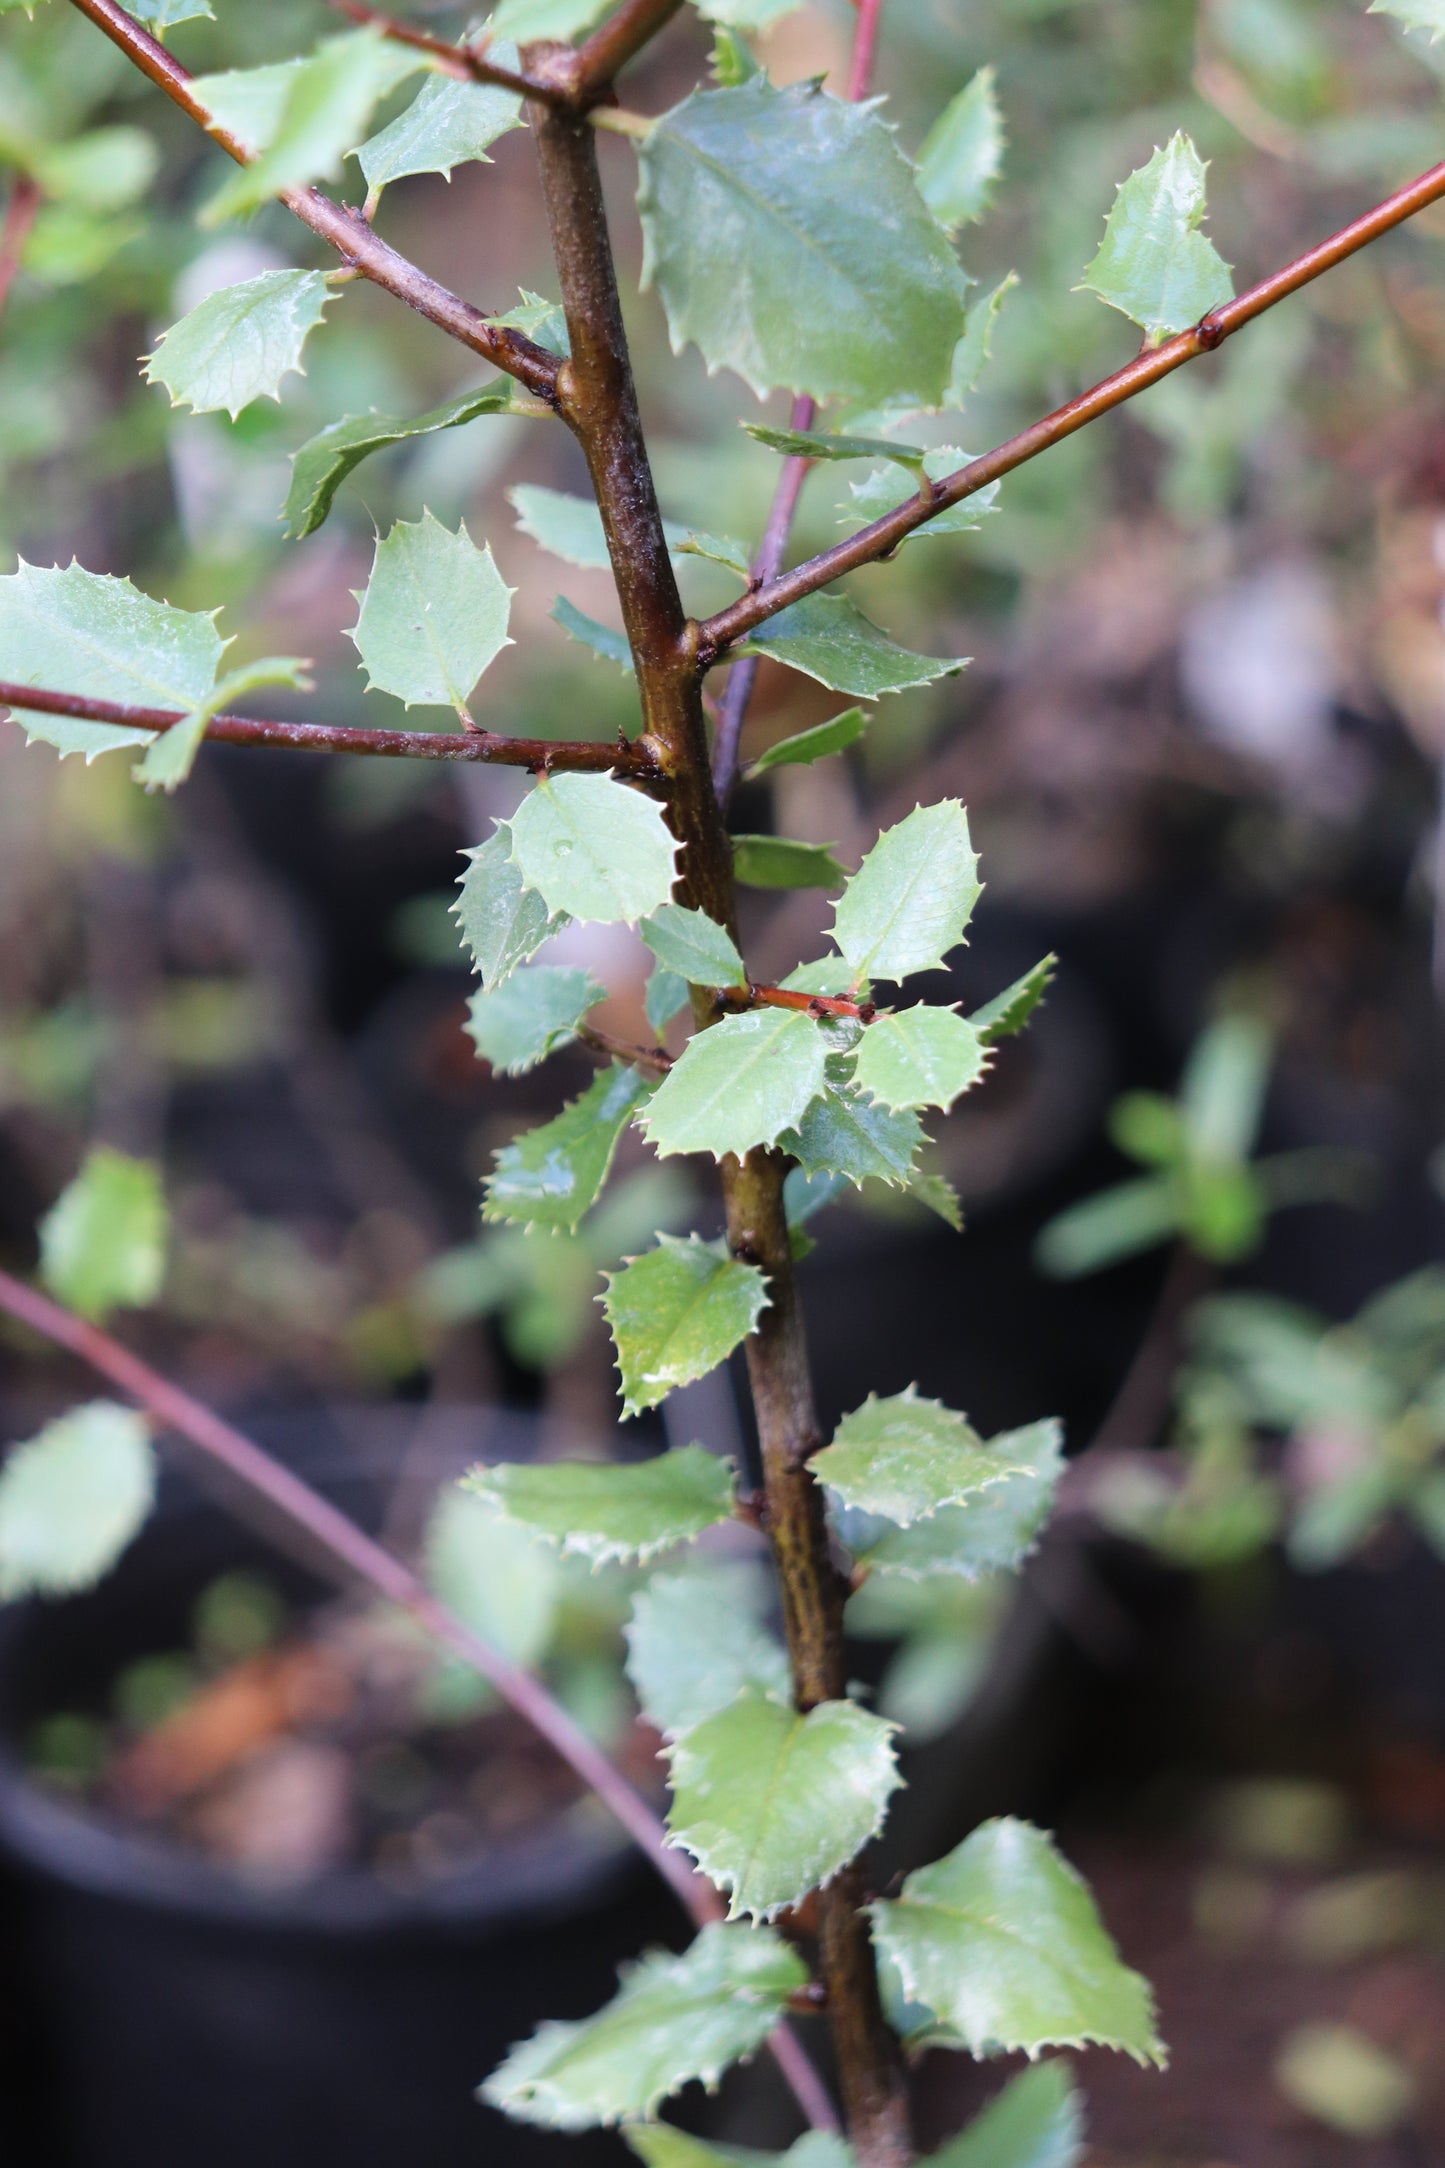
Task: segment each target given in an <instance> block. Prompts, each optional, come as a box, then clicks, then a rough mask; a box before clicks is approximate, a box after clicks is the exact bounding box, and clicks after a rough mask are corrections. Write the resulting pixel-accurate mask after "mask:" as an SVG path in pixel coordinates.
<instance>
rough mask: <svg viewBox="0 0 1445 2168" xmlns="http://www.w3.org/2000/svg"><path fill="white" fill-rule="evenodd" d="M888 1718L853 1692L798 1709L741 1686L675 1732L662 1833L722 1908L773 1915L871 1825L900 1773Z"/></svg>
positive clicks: (839, 1863) (834, 1869) (858, 1845)
mask: <svg viewBox="0 0 1445 2168" xmlns="http://www.w3.org/2000/svg"><path fill="white" fill-rule="evenodd" d="M894 1729H895V1727H894V1726H893V1725H892V1724H888V1723H885V1722H884V1720H883V1718H882V1717H880V1716H873V1715H871V1714H870V1713H869V1711H868V1710H867V1709H863V1708H860V1707H859V1706H858V1704H857V1702H855V1701H824V1702H820V1703H819V1704H818V1705H817V1707H816V1708H812V1709H809V1710H808V1712H807V1714H806V1715H800V1714H799V1712H798V1711H797V1710H796V1709H789V1708H785V1707H783V1706H782V1705H781V1704H780V1703H778V1702H776V1701H772V1700H768V1699H766V1698H764V1697H763V1696H762V1695H757V1694H746V1695H744V1696H743V1698H742V1699H741V1700H739V1701H736V1702H734V1703H733V1705H732V1707H731V1708H729V1709H722V1710H720V1711H719V1712H718V1714H717V1715H716V1716H710V1717H708V1718H707V1719H706V1720H705V1722H703V1723H701V1724H699V1725H697V1726H696V1727H695V1728H694V1729H693V1730H691V1731H688V1732H684V1733H683V1735H682V1737H681V1738H680V1739H678V1740H676V1741H675V1742H674V1744H673V1747H672V1750H671V1754H670V1756H669V1760H670V1763H671V1773H672V1811H671V1812H670V1814H669V1815H668V1818H667V1826H668V1833H669V1838H670V1841H671V1842H672V1843H673V1844H675V1845H677V1846H678V1847H679V1848H680V1849H681V1850H682V1851H685V1852H689V1853H690V1854H691V1855H692V1857H693V1858H694V1859H695V1860H696V1861H697V1863H698V1865H699V1867H701V1869H702V1871H703V1873H704V1874H705V1875H707V1876H708V1878H709V1879H710V1880H711V1881H713V1882H715V1883H716V1884H717V1885H718V1887H719V1889H723V1890H726V1891H727V1892H728V1917H729V1919H739V1918H745V1917H750V1918H752V1919H760V1920H768V1919H775V1918H776V1917H777V1915H778V1914H779V1913H780V1912H783V1911H786V1910H787V1908H788V1906H789V1905H795V1904H797V1903H798V1902H799V1901H800V1899H802V1898H803V1897H805V1896H806V1895H807V1894H808V1892H809V1890H811V1889H816V1888H818V1887H819V1886H820V1885H821V1884H823V1883H826V1882H831V1880H832V1879H833V1877H834V1875H835V1874H837V1873H838V1872H839V1870H840V1869H841V1868H843V1867H846V1866H847V1864H848V1862H849V1860H850V1859H852V1858H853V1857H854V1856H855V1855H856V1854H857V1853H858V1852H859V1851H861V1850H862V1848H863V1846H864V1845H865V1844H866V1843H867V1842H868V1840H869V1839H870V1837H874V1836H876V1835H877V1833H878V1831H879V1829H880V1828H881V1827H882V1823H883V1817H884V1814H885V1813H886V1812H887V1807H888V1801H889V1799H890V1797H891V1796H892V1794H893V1793H894V1791H896V1789H897V1788H898V1785H899V1784H900V1783H901V1782H902V1779H901V1777H900V1776H899V1774H898V1762H897V1757H896V1756H895V1754H894V1752H893V1732H894Z"/></svg>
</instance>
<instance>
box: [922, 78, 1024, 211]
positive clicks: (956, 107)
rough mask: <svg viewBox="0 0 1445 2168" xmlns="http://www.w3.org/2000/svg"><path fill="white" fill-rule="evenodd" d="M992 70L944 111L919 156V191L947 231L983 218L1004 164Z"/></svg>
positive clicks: (928, 135) (969, 86) (1001, 127)
mask: <svg viewBox="0 0 1445 2168" xmlns="http://www.w3.org/2000/svg"><path fill="white" fill-rule="evenodd" d="M996 81H997V76H996V75H995V72H994V70H993V69H992V68H980V69H979V71H978V73H977V75H976V76H975V77H974V78H973V81H972V82H971V83H969V84H968V85H967V86H966V88H964V89H963V90H961V91H960V92H959V94H958V96H957V97H956V98H955V99H954V100H953V102H952V103H951V104H950V105H947V106H945V107H944V109H943V111H942V113H941V114H940V115H939V117H938V119H937V120H936V121H935V122H934V124H933V126H932V127H931V128H930V129H929V131H928V134H927V136H926V138H925V139H924V144H923V148H922V150H921V151H920V152H919V153H918V192H919V194H920V195H921V196H922V198H923V200H924V202H925V203H926V204H927V205H928V208H929V210H930V211H932V213H933V215H934V217H935V218H936V219H937V220H938V223H939V224H940V226H942V227H943V228H944V230H945V232H947V233H957V231H958V229H959V227H960V226H966V225H968V224H970V223H971V222H972V221H973V220H974V219H979V218H982V217H983V214H984V212H985V211H986V210H987V209H988V207H989V204H990V203H991V202H992V200H993V184H994V182H995V181H996V180H997V179H998V176H999V168H1000V167H1001V166H1002V164H1003V153H1004V132H1003V115H1002V113H1000V111H999V107H998V97H997V94H996V92H995V89H994V84H995V83H996Z"/></svg>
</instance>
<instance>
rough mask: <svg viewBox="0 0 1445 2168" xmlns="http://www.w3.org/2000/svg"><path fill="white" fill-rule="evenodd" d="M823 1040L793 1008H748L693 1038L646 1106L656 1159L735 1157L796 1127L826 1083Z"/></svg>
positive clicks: (813, 1025) (646, 1121)
mask: <svg viewBox="0 0 1445 2168" xmlns="http://www.w3.org/2000/svg"><path fill="white" fill-rule="evenodd" d="M827 1054H828V1042H827V1040H826V1039H825V1038H824V1036H823V1034H822V1032H821V1031H820V1030H819V1029H818V1026H817V1024H816V1023H815V1022H814V1021H813V1019H812V1017H810V1016H807V1015H805V1014H804V1013H803V1012H802V1011H800V1010H798V1009H777V1008H764V1009H749V1010H747V1011H745V1012H744V1014H742V1015H741V1016H724V1017H723V1018H721V1020H720V1021H719V1022H718V1023H716V1024H711V1025H709V1027H708V1029H707V1030H706V1031H699V1032H696V1033H694V1035H693V1037H692V1038H690V1039H689V1040H688V1042H687V1045H686V1046H685V1047H684V1048H683V1050H682V1053H681V1054H680V1055H679V1056H678V1058H677V1060H676V1061H675V1062H674V1063H673V1065H672V1067H671V1069H669V1071H668V1073H667V1075H666V1076H665V1077H664V1078H663V1080H662V1082H661V1084H660V1085H659V1086H658V1088H657V1090H656V1091H655V1092H654V1093H653V1095H652V1098H651V1100H650V1101H649V1103H648V1108H647V1112H646V1115H645V1116H644V1117H643V1121H642V1127H643V1128H644V1130H645V1131H646V1133H647V1138H648V1142H649V1143H650V1144H651V1145H652V1147H653V1149H654V1150H655V1151H656V1152H657V1154H658V1156H659V1157H660V1158H663V1159H666V1158H667V1157H668V1156H669V1154H671V1153H673V1152H711V1154H712V1156H713V1158H714V1159H721V1158H722V1156H723V1154H724V1153H725V1152H736V1153H738V1154H739V1156H741V1155H742V1153H744V1152H749V1151H751V1150H752V1148H753V1146H754V1145H755V1144H775V1143H776V1142H777V1140H778V1138H779V1137H780V1136H781V1135H782V1133H783V1131H784V1130H785V1129H795V1128H796V1127H797V1125H798V1123H799V1122H800V1121H801V1120H802V1118H803V1116H804V1114H805V1113H806V1112H807V1110H808V1107H809V1106H810V1105H811V1103H812V1101H813V1100H814V1099H816V1098H817V1096H818V1094H819V1092H820V1091H821V1090H822V1089H823V1085H824V1082H825V1070H824V1063H825V1062H826V1060H827Z"/></svg>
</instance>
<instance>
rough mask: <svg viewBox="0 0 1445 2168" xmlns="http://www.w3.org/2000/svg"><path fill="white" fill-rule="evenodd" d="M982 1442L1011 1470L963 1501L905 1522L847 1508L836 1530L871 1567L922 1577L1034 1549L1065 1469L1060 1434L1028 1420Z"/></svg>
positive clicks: (1011, 1561) (1005, 1565)
mask: <svg viewBox="0 0 1445 2168" xmlns="http://www.w3.org/2000/svg"><path fill="white" fill-rule="evenodd" d="M987 1450H988V1451H989V1453H991V1454H995V1455H997V1456H998V1458H999V1459H1000V1460H1001V1461H1003V1462H1005V1463H1010V1464H1012V1467H1013V1471H1014V1472H1012V1473H1010V1474H1008V1475H1007V1476H1005V1477H1004V1479H1003V1480H1002V1481H1001V1482H998V1483H994V1484H991V1485H990V1486H989V1488H988V1489H987V1490H986V1491H985V1492H984V1493H983V1494H982V1495H981V1496H976V1497H973V1498H970V1499H969V1500H968V1501H967V1502H966V1503H965V1504H963V1505H953V1506H940V1507H939V1509H938V1510H937V1512H936V1513H933V1514H932V1515H930V1516H929V1517H928V1518H927V1519H926V1520H920V1521H916V1522H915V1523H914V1524H913V1525H912V1526H911V1527H908V1528H900V1527H899V1526H898V1525H897V1524H896V1523H894V1522H890V1521H886V1520H883V1519H881V1518H877V1517H874V1516H867V1515H860V1514H852V1513H845V1514H844V1515H843V1516H842V1521H841V1531H840V1532H841V1534H842V1536H843V1540H844V1542H845V1543H846V1544H847V1546H848V1548H849V1550H850V1551H852V1553H853V1555H854V1556H855V1557H856V1558H857V1559H858V1560H859V1562H860V1563H861V1564H864V1565H866V1566H867V1567H868V1568H869V1570H870V1572H874V1573H897V1574H901V1575H902V1576H903V1577H904V1579H905V1580H910V1581H925V1580H927V1579H929V1578H930V1576H932V1575H934V1574H958V1575H959V1576H961V1578H962V1579H964V1580H966V1581H973V1580H977V1579H978V1578H979V1576H980V1575H981V1574H985V1573H998V1572H1006V1571H1009V1570H1011V1569H1012V1568H1013V1567H1014V1566H1016V1565H1018V1563H1019V1561H1020V1560H1021V1559H1022V1558H1024V1557H1026V1556H1027V1554H1028V1552H1029V1551H1031V1550H1032V1548H1033V1546H1034V1543H1035V1542H1036V1540H1037V1538H1038V1534H1039V1531H1040V1529H1041V1528H1042V1527H1043V1525H1044V1522H1045V1521H1046V1520H1047V1519H1048V1515H1049V1508H1050V1507H1051V1505H1052V1504H1053V1497H1054V1491H1055V1489H1056V1488H1057V1486H1058V1481H1059V1477H1060V1476H1061V1474H1062V1473H1063V1467H1064V1459H1063V1436H1062V1432H1061V1429H1060V1426H1059V1424H1058V1423H1057V1422H1054V1421H1051V1420H1049V1421H1044V1422H1041V1423H1030V1424H1028V1425H1027V1426H1026V1428H1024V1429H1022V1430H1006V1431H1004V1432H1003V1433H1002V1434H1001V1435H1000V1436H999V1437H996V1438H990V1440H989V1441H988V1447H987Z"/></svg>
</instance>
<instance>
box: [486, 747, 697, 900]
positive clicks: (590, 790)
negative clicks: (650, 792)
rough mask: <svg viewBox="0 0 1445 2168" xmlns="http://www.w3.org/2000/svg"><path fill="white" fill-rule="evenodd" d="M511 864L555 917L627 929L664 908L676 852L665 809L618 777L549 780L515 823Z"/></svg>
mask: <svg viewBox="0 0 1445 2168" xmlns="http://www.w3.org/2000/svg"><path fill="white" fill-rule="evenodd" d="M512 858H513V861H514V863H515V864H516V866H517V868H518V871H519V872H520V873H521V876H522V879H523V880H524V881H525V883H526V885H527V886H528V888H532V889H535V890H536V891H537V893H538V895H540V896H541V897H542V898H543V900H544V902H545V903H546V905H547V908H548V909H549V910H550V911H565V912H567V914H568V915H569V916H570V917H572V918H575V919H582V920H584V921H593V922H598V923H601V924H604V925H609V924H612V923H614V922H616V921H617V920H619V919H623V920H626V921H627V923H628V924H629V925H630V924H633V923H634V922H635V921H636V920H638V919H641V918H649V917H651V915H652V913H653V912H654V911H656V910H657V909H658V908H659V907H660V906H661V905H662V904H664V903H666V902H667V900H668V897H669V896H670V895H671V893H672V884H673V880H674V879H675V877H676V867H677V844H676V842H675V840H674V838H673V834H672V831H671V829H670V828H669V827H668V825H667V822H666V820H665V819H664V818H663V813H662V808H661V806H659V805H658V804H657V803H656V801H655V800H653V799H651V798H646V797H644V796H643V794H642V793H641V791H636V790H632V789H630V788H629V787H628V785H627V784H626V783H619V782H618V780H617V778H616V777H615V776H612V775H548V776H543V777H542V779H541V781H540V782H538V783H536V784H535V785H534V786H533V788H532V789H531V790H530V791H529V792H528V794H527V796H526V797H525V798H524V799H523V801H522V804H521V806H520V808H519V809H518V811H517V812H516V813H514V814H513V816H512Z"/></svg>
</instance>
